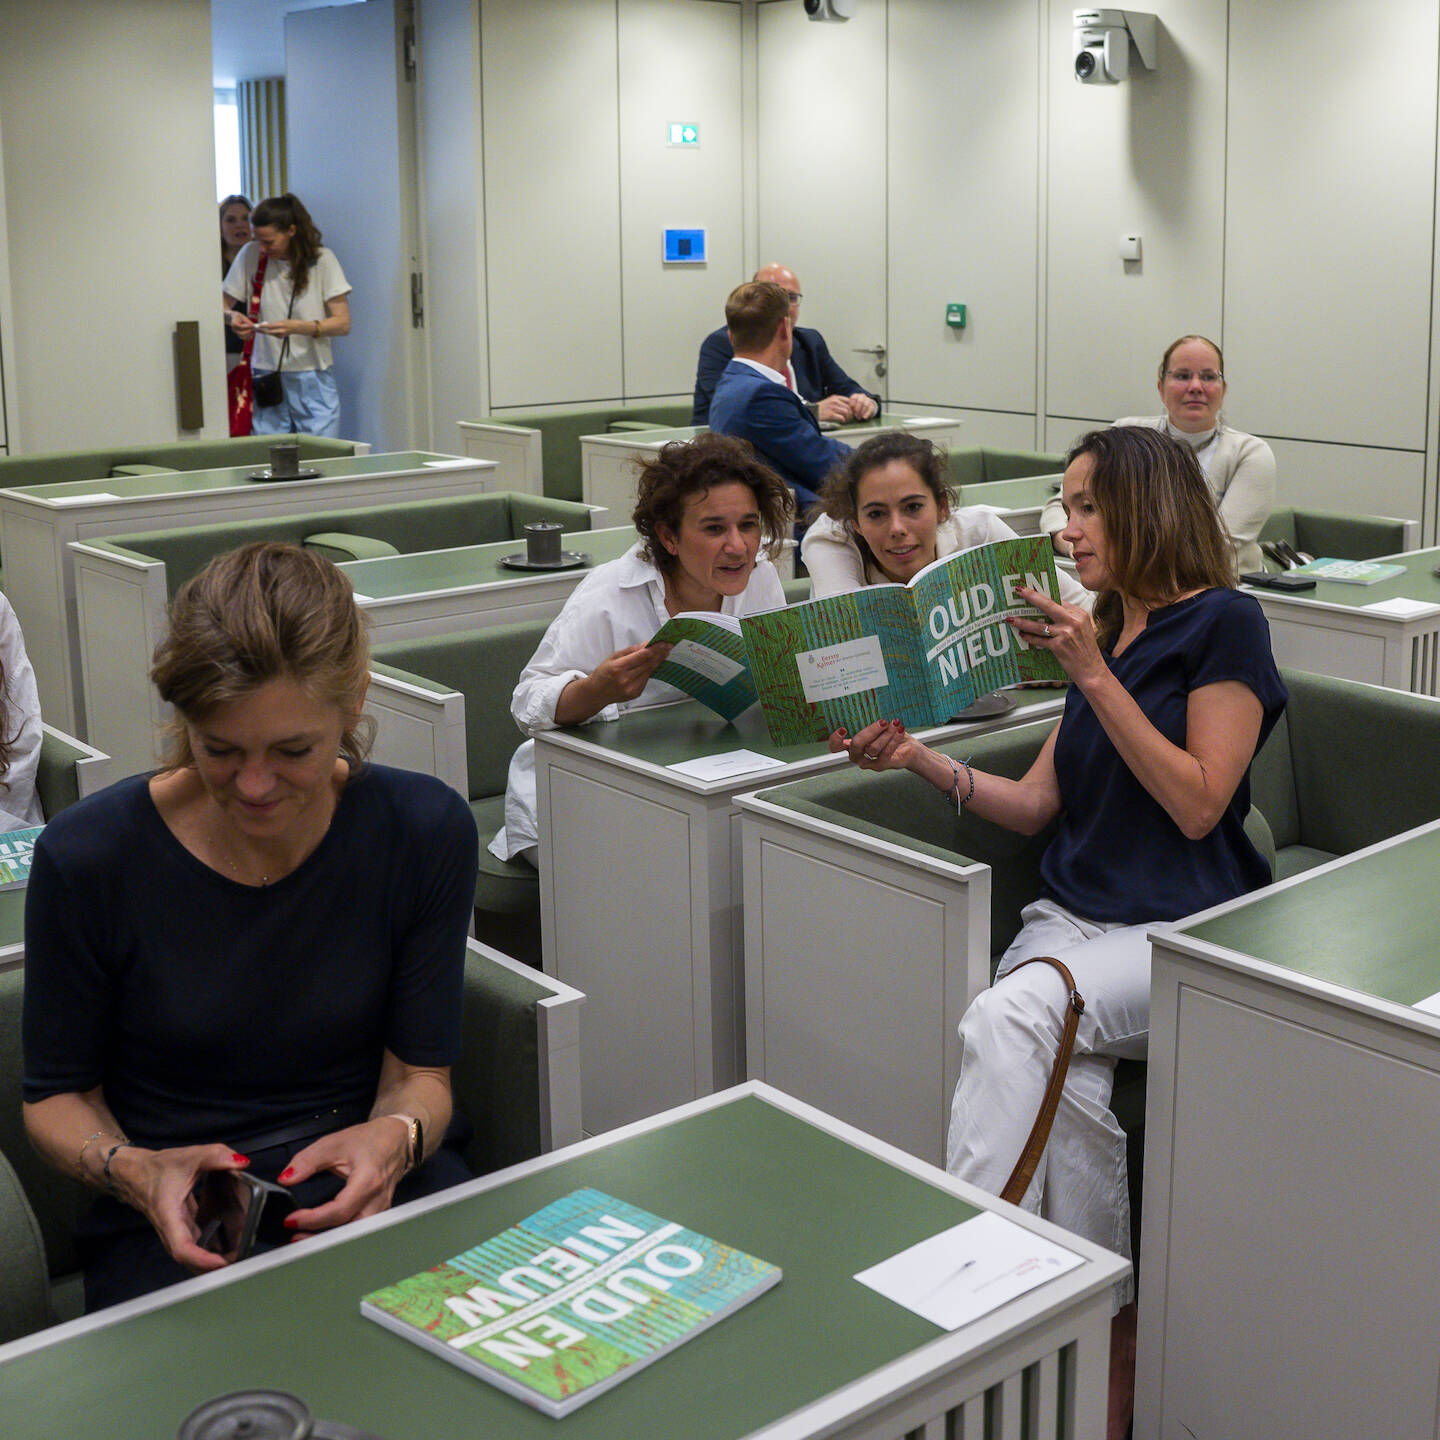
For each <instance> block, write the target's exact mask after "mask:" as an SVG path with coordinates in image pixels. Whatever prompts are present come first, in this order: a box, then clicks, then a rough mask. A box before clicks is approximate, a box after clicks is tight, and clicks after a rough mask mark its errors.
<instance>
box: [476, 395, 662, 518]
mask: <svg viewBox="0 0 1440 1440" xmlns="http://www.w3.org/2000/svg"><path fill="white" fill-rule="evenodd" d="M490 419H491V420H492V421H493V422H494V423H495V424H496V425H523V426H525V427H527V428H528V429H533V430H538V431H540V434H541V441H540V460H541V464H542V465H543V466H544V469H545V493H546V495H549V496H551V497H552V498H554V499H557V500H580V499H582V498H583V497H584V493H585V486H584V482H583V476H582V469H581V463H580V437H581V436H582V435H603V434H605V433H606V432H607V431H608V430H609V429H610V427H611V426H612V425H614V424H617V423H618V422H620V421H645V422H648V428H650V429H654V430H667V429H670V428H671V427H673V426H677V425H688V424H689V423H690V402H689V401H688V400H686V401H685V402H684V403H683V404H673V403H672V404H658V403H655V402H652V401H648V400H638V401H635V402H634V403H633V404H629V405H578V406H567V407H566V408H564V409H561V410H533V411H527V412H523V413H518V412H517V413H515V414H502V415H492V416H490ZM628 520H629V516H621V517H619V521H618V522H617V523H624V522H626V521H628Z"/></svg>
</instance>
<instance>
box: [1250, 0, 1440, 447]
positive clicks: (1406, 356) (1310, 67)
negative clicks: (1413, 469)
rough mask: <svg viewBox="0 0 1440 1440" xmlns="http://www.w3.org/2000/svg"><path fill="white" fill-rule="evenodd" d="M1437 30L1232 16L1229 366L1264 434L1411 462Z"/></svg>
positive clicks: (1426, 339)
mask: <svg viewBox="0 0 1440 1440" xmlns="http://www.w3.org/2000/svg"><path fill="white" fill-rule="evenodd" d="M1437 18H1440V11H1437V7H1436V6H1435V4H1434V3H1433V0H1373V3H1371V4H1367V5H1366V6H1365V7H1364V8H1363V9H1362V10H1356V9H1355V7H1354V6H1353V5H1350V4H1347V3H1343V0H1309V3H1307V4H1306V5H1305V6H1303V7H1300V6H1295V5H1276V4H1274V3H1273V0H1232V4H1231V40H1230V133H1229V151H1230V162H1229V173H1228V177H1227V184H1226V188H1225V192H1224V193H1225V196H1226V205H1227V227H1226V250H1225V344H1226V349H1227V352H1228V353H1227V355H1226V360H1227V363H1229V362H1230V361H1231V360H1232V358H1233V360H1235V361H1238V362H1239V363H1240V364H1242V365H1243V366H1244V368H1245V371H1246V372H1247V379H1246V381H1245V398H1246V405H1247V408H1253V409H1254V410H1255V411H1256V412H1257V413H1258V414H1260V415H1262V416H1263V417H1264V424H1265V427H1266V430H1267V432H1270V433H1275V434H1279V435H1287V436H1292V437H1295V438H1299V439H1308V440H1343V441H1347V442H1349V443H1351V444H1361V445H1398V446H1402V447H1406V448H1410V449H1416V450H1420V449H1423V448H1424V445H1425V403H1426V390H1427V367H1428V364H1429V355H1430V305H1431V257H1432V244H1433V230H1434V227H1433V215H1434V206H1435V112H1436V49H1437V36H1436V27H1437ZM1326 356H1329V357H1332V358H1333V363H1327V362H1326V360H1325V358H1324V357H1326ZM1317 361H1318V362H1319V363H1318V364H1317Z"/></svg>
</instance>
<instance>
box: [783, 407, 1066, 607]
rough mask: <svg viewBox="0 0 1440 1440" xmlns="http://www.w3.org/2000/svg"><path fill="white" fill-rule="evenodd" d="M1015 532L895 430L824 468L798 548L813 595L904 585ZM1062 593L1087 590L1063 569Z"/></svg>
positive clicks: (916, 442) (920, 444) (925, 444)
mask: <svg viewBox="0 0 1440 1440" xmlns="http://www.w3.org/2000/svg"><path fill="white" fill-rule="evenodd" d="M1013 539H1015V532H1014V531H1013V530H1012V529H1011V528H1010V527H1009V526H1008V525H1007V524H1006V523H1005V522H1004V521H1003V520H1002V519H1001V518H1000V517H999V515H997V514H996V513H995V511H994V510H992V509H990V508H989V507H988V506H985V505H966V506H957V505H956V504H955V495H954V492H953V491H952V490H951V488H950V483H949V479H948V476H947V473H946V468H945V456H944V454H943V452H941V451H940V450H937V449H936V448H935V446H934V445H933V444H932V443H931V442H930V441H929V440H925V439H922V438H920V437H919V436H917V435H911V434H907V433H906V432H904V431H900V432H898V433H893V434H887V435H877V436H875V438H874V439H872V440H867V441H866V442H865V443H864V444H863V445H861V446H860V447H859V449H857V450H856V451H855V452H854V453H853V454H852V455H851V456H850V458H849V459H848V460H847V461H846V462H845V464H844V465H842V466H841V467H840V468H839V469H837V470H835V471H834V472H833V473H832V474H831V475H830V477H829V479H828V480H827V481H826V482H825V487H824V489H823V490H822V492H821V495H820V513H819V514H818V515H816V516H815V518H814V519H813V520H812V522H811V524H810V528H809V529H808V530H806V532H805V538H804V540H803V541H801V544H800V555H801V558H802V559H803V560H804V562H805V568H806V569H807V570H808V571H809V572H810V586H811V593H812V594H813V595H814V597H815V598H816V599H817V600H818V599H822V598H823V597H824V596H826V595H841V594H844V593H845V592H847V591H850V590H859V589H860V588H861V587H862V586H865V585H885V584H890V583H894V584H901V585H903V584H905V583H906V582H907V581H909V580H910V579H912V578H913V577H914V576H915V575H916V574H917V573H918V572H919V571H921V570H923V569H924V568H925V567H926V566H927V565H929V564H931V563H932V562H933V561H935V560H939V559H942V558H943V557H944V556H946V555H953V554H955V553H956V552H957V551H959V550H967V549H969V548H970V546H972V545H984V544H986V543H988V542H989V541H992V540H1013ZM1060 598H1061V599H1062V600H1063V601H1064V602H1065V603H1066V604H1067V605H1081V606H1084V607H1085V608H1087V609H1088V608H1089V605H1090V595H1089V592H1088V591H1087V590H1086V589H1085V588H1084V586H1082V585H1081V584H1080V583H1079V581H1077V580H1075V579H1074V578H1073V577H1072V576H1071V575H1069V574H1066V573H1064V572H1062V573H1061V575H1060Z"/></svg>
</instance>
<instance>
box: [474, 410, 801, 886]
mask: <svg viewBox="0 0 1440 1440" xmlns="http://www.w3.org/2000/svg"><path fill="white" fill-rule="evenodd" d="M793 505H794V501H793V500H792V498H791V494H790V487H789V486H788V485H786V484H785V482H784V481H783V480H781V478H780V477H779V476H778V475H776V474H775V472H774V471H773V470H771V469H769V468H768V467H767V466H765V465H762V464H761V463H760V461H758V460H757V459H756V458H755V454H754V452H753V451H752V450H751V448H750V446H749V445H747V444H746V443H745V442H744V441H743V440H736V439H734V438H732V437H730V436H727V435H717V434H714V433H707V434H703V435H698V436H696V438H695V439H694V440H691V441H689V442H681V441H672V442H671V443H670V444H668V445H666V446H664V447H663V448H662V449H661V450H660V451H659V453H658V454H657V455H655V457H654V458H653V459H650V460H647V461H645V462H644V463H643V465H642V467H641V471H640V489H639V496H638V498H637V500H636V502H635V513H634V516H633V519H634V524H635V528H636V530H638V531H639V532H640V539H639V540H638V541H637V542H636V543H635V544H634V545H632V546H631V547H630V549H629V550H627V551H626V552H625V554H624V555H622V556H621V557H620V558H619V559H618V560H611V561H609V562H608V563H607V564H604V565H598V566H596V568H595V569H594V570H592V571H591V572H590V574H589V575H587V576H586V577H585V579H584V580H582V581H581V582H580V584H579V585H577V586H576V587H575V589H574V590H573V591H572V592H571V594H570V598H569V599H568V600H567V601H566V602H565V608H564V609H563V610H561V612H560V613H559V614H558V615H557V616H556V617H555V619H554V621H553V622H552V623H551V625H550V628H549V629H548V630H547V631H546V632H545V636H544V639H542V640H541V642H540V647H539V649H537V650H536V652H535V654H534V656H533V657H532V658H531V661H530V663H529V664H528V665H527V666H526V667H525V669H524V670H523V671H522V672H521V675H520V679H519V682H518V683H517V684H516V686H515V694H514V697H513V699H512V700H511V702H510V713H511V714H512V715H514V717H515V723H516V724H517V725H519V727H520V728H521V730H523V731H524V732H525V734H526V735H534V734H535V733H536V732H537V731H540V730H553V729H555V728H556V727H557V726H560V725H580V724H583V723H584V722H585V721H587V720H614V719H615V718H617V717H618V716H619V715H620V714H621V712H622V711H625V710H631V709H638V708H639V707H641V706H645V705H663V704H666V703H668V702H669V701H672V700H683V699H685V696H684V694H683V693H682V692H681V691H679V690H676V689H674V688H673V687H672V686H670V685H666V684H664V683H663V682H661V681H658V680H652V679H651V676H652V675H654V673H655V670H656V668H657V667H658V666H659V665H660V663H661V662H662V661H663V660H664V659H665V657H666V656H667V655H668V654H669V653H670V647H669V646H668V645H656V646H650V645H649V644H648V642H649V640H650V637H651V636H652V635H654V634H655V632H656V631H657V630H658V629H659V628H660V627H661V626H662V625H663V624H664V623H665V621H666V620H668V619H669V618H670V616H672V615H677V614H679V613H680V612H681V611H686V610H720V611H723V612H724V613H725V614H727V615H748V614H751V613H753V612H755V611H759V610H775V609H778V608H779V607H780V606H782V605H784V603H785V590H784V587H783V586H782V585H781V583H780V576H779V575H778V574H777V572H776V570H775V567H774V565H773V564H771V562H770V559H769V558H768V557H769V555H771V554H773V553H775V552H776V551H777V550H778V548H779V546H780V543H781V541H782V540H783V539H784V537H785V536H786V535H787V534H789V530H790V520H791V512H792V509H793ZM762 548H763V549H764V550H765V551H766V554H765V555H762V554H761V550H762ZM538 839H539V832H538V829H537V823H536V815H535V746H534V742H533V741H528V740H527V741H526V742H525V744H523V745H522V746H521V747H520V748H519V749H518V750H517V751H516V752H515V756H514V758H513V759H512V760H511V762H510V774H509V782H508V785H507V788H506V792H505V828H504V829H503V830H501V831H500V832H499V834H497V835H496V836H495V838H494V839H493V840H492V841H491V842H490V847H489V848H490V853H491V854H492V855H494V856H496V857H497V858H498V859H501V860H510V859H514V858H515V857H516V856H519V857H521V858H523V859H526V860H529V861H530V862H531V863H532V864H533V863H534V862H535V847H536V844H537V843H538Z"/></svg>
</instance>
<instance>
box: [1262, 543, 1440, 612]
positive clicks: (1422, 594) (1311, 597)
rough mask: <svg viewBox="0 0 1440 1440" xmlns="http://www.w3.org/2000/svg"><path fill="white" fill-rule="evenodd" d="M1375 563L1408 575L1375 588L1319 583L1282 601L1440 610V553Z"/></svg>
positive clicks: (1270, 593)
mask: <svg viewBox="0 0 1440 1440" xmlns="http://www.w3.org/2000/svg"><path fill="white" fill-rule="evenodd" d="M1317 558H1318V557H1317ZM1376 561H1377V563H1379V562H1382V561H1383V563H1385V564H1388V565H1403V566H1404V567H1405V573H1404V574H1403V575H1396V576H1394V577H1393V578H1392V579H1390V580H1379V581H1377V582H1376V583H1375V584H1374V585H1346V584H1345V583H1344V582H1343V581H1341V580H1317V581H1316V582H1315V588H1314V589H1313V590H1304V591H1301V592H1300V593H1299V594H1294V595H1283V599H1284V600H1285V602H1286V603H1287V604H1288V603H1290V602H1292V601H1298V602H1300V603H1302V604H1308V603H1310V602H1313V601H1323V602H1324V603H1325V604H1326V605H1344V606H1346V607H1347V608H1348V609H1351V610H1358V609H1360V608H1361V607H1362V606H1365V605H1372V604H1374V602H1375V601H1377V600H1402V599H1403V600H1423V601H1425V602H1426V604H1429V605H1436V606H1440V578H1437V577H1436V576H1435V575H1433V574H1432V573H1431V572H1432V571H1433V570H1434V568H1435V566H1436V565H1437V564H1440V550H1407V551H1406V552H1405V553H1404V554H1403V555H1385V556H1377V557H1376ZM1249 593H1250V594H1252V595H1254V596H1255V597H1256V598H1257V599H1260V600H1274V599H1280V598H1282V592H1281V591H1278V590H1251V591H1250V592H1249Z"/></svg>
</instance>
